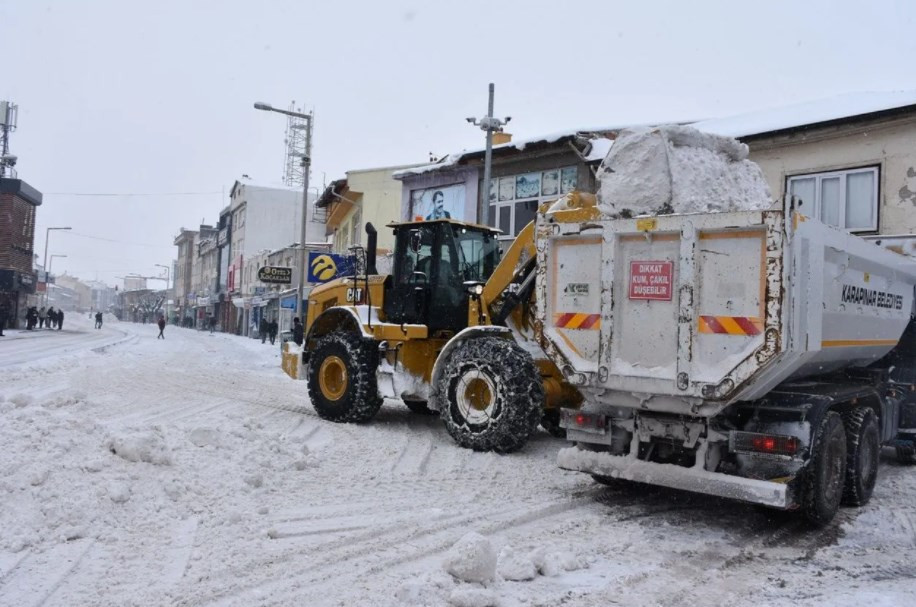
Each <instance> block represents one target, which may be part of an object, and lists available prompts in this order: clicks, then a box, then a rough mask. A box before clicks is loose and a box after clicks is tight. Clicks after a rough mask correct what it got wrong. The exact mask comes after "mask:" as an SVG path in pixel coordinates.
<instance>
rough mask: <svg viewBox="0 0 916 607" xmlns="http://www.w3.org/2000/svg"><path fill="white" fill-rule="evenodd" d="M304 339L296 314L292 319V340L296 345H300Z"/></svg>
mask: <svg viewBox="0 0 916 607" xmlns="http://www.w3.org/2000/svg"><path fill="white" fill-rule="evenodd" d="M304 340H305V335H304V330H303V328H302V323H301V322H299V317H298V316H297V317H296V318H294V319H293V341H294V342H296V345H297V346H301V345H302V342H303V341H304Z"/></svg>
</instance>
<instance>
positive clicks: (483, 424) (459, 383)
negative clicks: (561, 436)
mask: <svg viewBox="0 0 916 607" xmlns="http://www.w3.org/2000/svg"><path fill="white" fill-rule="evenodd" d="M438 388H439V389H438V392H439V394H441V395H442V396H443V397H444V399H445V403H444V404H443V405H442V406H441V407H440V410H441V416H442V420H443V421H444V422H445V428H446V429H447V430H448V433H449V434H450V435H451V436H452V438H453V439H454V440H455V442H456V443H458V444H459V445H461V446H462V447H465V448H468V449H474V450H475V451H497V452H500V453H509V452H511V451H516V450H518V449H520V448H522V447H523V446H524V445H525V443H527V442H528V438H529V437H530V436H531V434H532V433H533V432H534V431H535V430H536V429H537V426H538V423H539V422H540V421H541V410H542V408H543V405H544V386H543V384H542V383H541V377H540V375H539V374H538V371H537V368H535V366H534V361H533V360H532V359H531V355H530V354H528V353H527V352H525V351H524V350H522V349H521V348H520V347H518V345H517V344H515V343H514V342H512V341H509V340H507V339H502V338H499V337H489V336H487V337H477V338H473V339H469V340H467V341H465V342H464V343H461V344H458V345H457V346H456V347H455V349H454V350H453V351H452V353H451V354H450V355H449V359H448V361H446V365H445V369H444V372H443V374H442V378H441V379H440V380H439V386H438Z"/></svg>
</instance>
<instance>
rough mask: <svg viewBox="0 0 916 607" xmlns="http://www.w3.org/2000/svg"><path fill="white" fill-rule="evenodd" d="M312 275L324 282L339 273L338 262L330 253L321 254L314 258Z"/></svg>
mask: <svg viewBox="0 0 916 607" xmlns="http://www.w3.org/2000/svg"><path fill="white" fill-rule="evenodd" d="M311 268H312V276H314V277H315V278H317V279H318V280H320V281H322V282H324V281H327V280H331V279H332V278H334V276H336V275H337V264H335V263H334V260H333V259H332V258H331V256H330V255H319V256H318V257H316V258H315V259H313V260H312V266H311Z"/></svg>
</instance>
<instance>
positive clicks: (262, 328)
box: [258, 316, 270, 344]
mask: <svg viewBox="0 0 916 607" xmlns="http://www.w3.org/2000/svg"><path fill="white" fill-rule="evenodd" d="M269 326H270V325H269V324H268V323H267V319H266V318H264V317H263V316H262V317H261V322H259V323H258V335H260V336H261V343H262V344H263V343H264V342H266V341H267V330H268V328H269Z"/></svg>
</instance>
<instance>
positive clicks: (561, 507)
mask: <svg viewBox="0 0 916 607" xmlns="http://www.w3.org/2000/svg"><path fill="white" fill-rule="evenodd" d="M592 504H593V500H592V499H590V498H577V499H573V500H566V501H562V502H557V503H553V504H548V505H544V504H539V505H538V506H536V507H533V508H532V507H524V506H523V507H519V506H517V505H516V506H515V507H511V508H505V506H504V505H503V507H501V508H500V507H493V508H487V507H484V506H481V509H482V510H483V511H485V512H486V513H487V514H486V523H484V524H482V525H474V523H479V522H480V520H481V515H480V512H479V511H478V510H474V511H473V512H471V513H470V514H468V513H467V511H466V510H464V509H462V511H460V512H453V513H448V514H444V515H442V516H440V517H437V518H436V519H433V520H432V521H431V522H432V523H433V524H431V525H430V524H424V523H422V522H419V523H418V522H417V521H416V520H413V521H409V522H407V524H404V523H403V522H401V521H398V522H397V523H395V524H393V525H388V526H386V527H384V528H379V529H373V530H372V531H369V532H366V533H363V534H355V535H348V536H345V537H343V538H339V539H335V540H333V541H330V542H326V543H323V544H318V545H315V544H310V545H308V546H304V547H302V548H300V549H294V550H284V551H282V552H279V553H277V554H271V555H270V557H269V558H266V559H264V560H263V561H260V562H257V563H256V564H255V563H247V564H245V565H244V567H243V569H244V570H248V571H250V570H258V571H264V572H269V573H268V575H269V576H270V578H269V579H266V580H260V581H257V582H255V583H254V584H245V585H243V586H242V587H241V588H225V587H223V588H221V590H220V591H218V592H217V593H215V594H211V595H210V596H209V597H207V596H205V597H187V598H186V601H185V602H183V603H181V604H187V605H191V604H194V605H198V604H206V605H211V606H213V607H216V606H223V605H230V604H250V603H253V602H255V601H256V600H263V598H264V597H269V596H277V597H281V598H280V599H279V600H281V601H282V600H283V598H282V597H290V596H296V597H297V598H298V599H300V600H304V599H305V597H304V596H303V595H302V589H308V591H309V593H310V594H312V595H313V596H315V597H321V596H326V589H327V587H328V586H330V587H340V586H346V585H347V584H348V583H350V582H353V581H356V579H358V578H362V577H364V576H365V574H366V572H370V573H372V574H378V573H380V572H383V571H386V570H389V569H392V568H394V567H397V566H400V565H403V564H405V563H408V562H412V561H415V560H420V559H423V558H427V557H429V556H431V555H434V554H438V553H441V552H444V551H445V550H447V549H448V548H450V547H451V546H452V545H453V544H454V543H455V541H457V540H458V538H459V537H460V536H461V535H463V534H464V533H465V532H466V531H468V530H470V529H472V528H474V529H475V530H477V531H478V532H480V533H483V534H484V535H487V534H494V533H502V532H505V531H507V530H509V529H517V528H518V527H522V526H525V525H528V524H531V523H533V522H537V521H541V520H543V519H545V518H550V517H553V516H559V515H564V514H567V513H568V512H570V511H571V510H575V509H577V508H582V507H588V506H591V505H592ZM494 506H497V505H496V504H494ZM419 540H423V541H421V542H419V545H414V544H415V543H416V542H418V541H419ZM368 541H372V543H371V544H369V545H366V543H367V542H368ZM311 554H314V555H319V558H320V561H319V562H317V563H314V564H313V565H311V566H307V567H303V569H307V571H304V572H303V573H301V574H300V575H294V576H292V577H291V576H290V575H289V570H288V569H287V568H285V567H283V566H282V563H288V562H300V563H301V562H303V560H304V559H306V558H307V556H308V555H311ZM276 563H280V564H281V565H279V568H280V569H281V570H279V571H277V568H278V565H276ZM343 565H345V566H343ZM238 573H240V572H233V571H231V570H230V571H224V572H220V574H219V575H218V578H219V579H214V578H213V577H211V579H210V580H208V581H210V582H216V583H219V581H220V580H221V579H223V578H225V577H227V576H233V574H238Z"/></svg>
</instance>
